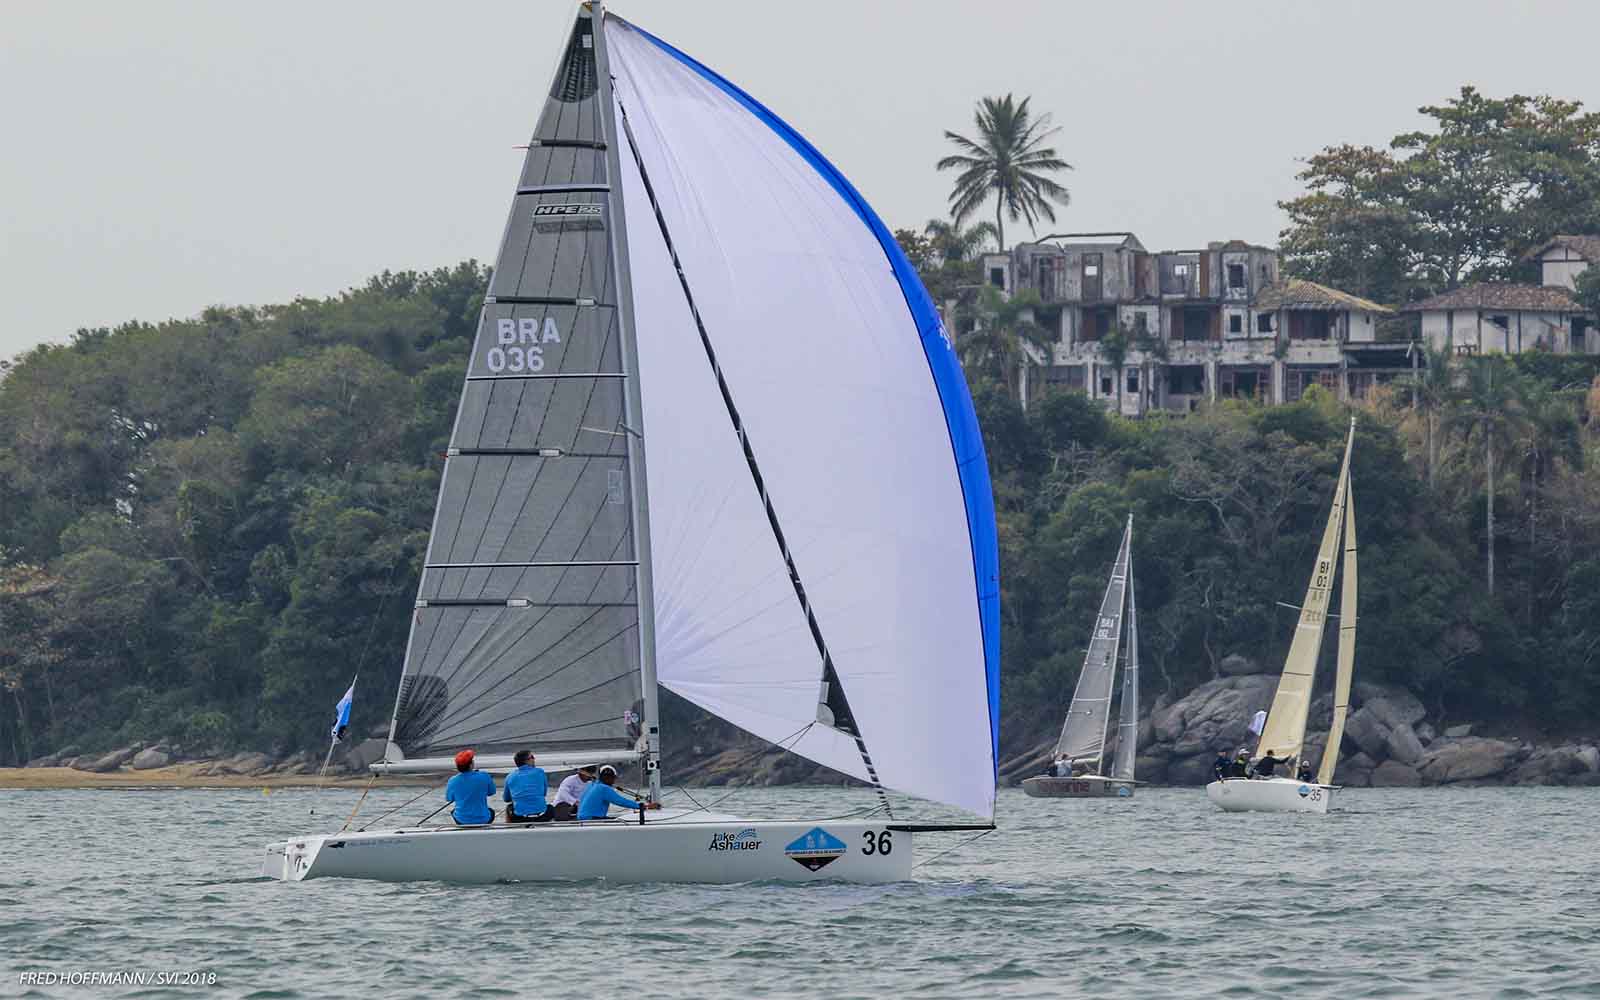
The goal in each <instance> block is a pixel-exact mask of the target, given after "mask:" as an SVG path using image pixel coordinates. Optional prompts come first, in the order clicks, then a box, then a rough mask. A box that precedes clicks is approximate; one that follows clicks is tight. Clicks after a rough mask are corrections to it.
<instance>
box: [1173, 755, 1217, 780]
mask: <svg viewBox="0 0 1600 1000" xmlns="http://www.w3.org/2000/svg"><path fill="white" fill-rule="evenodd" d="M1215 759H1216V754H1214V753H1213V754H1212V755H1211V756H1209V757H1208V756H1205V755H1204V754H1201V755H1197V756H1193V757H1184V758H1181V759H1179V760H1174V761H1173V762H1172V763H1171V764H1168V765H1167V784H1169V785H1205V784H1207V783H1208V782H1210V781H1211V762H1212V761H1213V760H1215Z"/></svg>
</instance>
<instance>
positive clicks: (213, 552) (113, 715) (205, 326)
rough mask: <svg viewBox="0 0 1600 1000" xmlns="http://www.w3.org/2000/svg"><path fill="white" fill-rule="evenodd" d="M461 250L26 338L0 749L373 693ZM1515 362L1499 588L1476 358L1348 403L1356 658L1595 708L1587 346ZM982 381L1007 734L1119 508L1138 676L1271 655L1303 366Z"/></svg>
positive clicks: (386, 645) (1020, 737)
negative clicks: (1215, 373)
mask: <svg viewBox="0 0 1600 1000" xmlns="http://www.w3.org/2000/svg"><path fill="white" fill-rule="evenodd" d="M485 280H486V275H485V273H484V271H483V269H482V268H480V267H479V266H477V265H476V264H474V263H471V262H469V263H465V264H462V265H459V266H457V267H455V268H451V269H448V270H439V271H435V272H433V273H430V274H412V273H403V274H384V275H382V276H380V277H378V278H375V279H373V280H372V281H371V282H369V283H368V284H367V285H366V286H364V287H362V288H359V289H355V290H353V291H350V292H348V293H346V294H344V295H341V296H338V297H336V298H332V299H327V300H299V301H296V302H293V303H290V304H288V305H283V306H271V307H264V308H259V309H250V308H234V309H213V310H209V311H207V312H206V313H204V314H203V315H201V316H200V317H198V318H196V319H193V320H185V321H178V322H170V323H165V324H161V325H159V326H150V325H146V324H128V325H126V326H123V327H119V328H117V329H115V330H95V331H84V332H80V333H79V334H78V335H77V336H76V337H75V338H74V339H73V341H72V343H70V344H68V345H65V346H46V347H40V348H37V349H35V350H33V351H31V352H29V353H27V354H25V355H23V356H21V357H19V358H17V359H15V361H14V363H13V364H12V365H11V366H10V368H9V371H8V373H7V374H6V376H5V378H4V380H3V381H0V510H3V512H4V513H3V516H0V680H3V683H4V692H3V693H4V702H3V704H0V754H3V755H4V758H5V760H6V761H8V762H16V761H20V760H25V759H27V758H29V757H30V756H32V755H38V754H41V753H44V752H46V751H49V750H53V749H57V748H59V747H60V746H62V745H63V744H65V743H69V742H70V743H76V744H78V745H80V746H81V747H83V748H84V749H93V748H96V747H108V746H111V745H113V744H117V745H121V744H124V743H127V742H130V741H133V740H138V739H145V740H153V739H158V738H161V739H168V740H175V741H178V742H181V743H184V744H185V745H187V746H192V747H197V748H199V747H216V748H221V747H227V746H251V747H263V748H266V747H274V746H276V747H278V748H280V749H301V748H306V747H314V746H316V745H318V744H319V743H321V742H322V741H323V740H325V738H326V735H325V734H326V726H327V724H328V721H329V712H330V709H331V706H332V704H333V702H334V700H336V699H337V697H338V695H339V694H340V693H341V692H342V690H343V688H344V685H345V684H346V683H347V682H348V679H349V675H350V674H351V673H352V672H353V671H354V669H355V668H356V667H357V666H358V665H359V666H360V667H361V669H362V684H361V690H360V692H359V694H358V697H357V700H356V705H357V711H356V723H357V726H358V728H360V729H367V728H370V727H372V726H374V725H379V724H381V723H382V722H383V721H385V720H386V719H387V714H388V711H389V708H390V707H391V705H392V699H393V695H394V685H395V682H396V677H397V674H398V671H399V665H400V660H401V653H402V651H403V647H404V642H405V635H406V628H407V622H408V615H407V608H408V606H409V603H410V600H411V598H412V595H413V593H414V590H415V586H416V574H417V571H418V566H419V564H420V562H421V559H422V554H423V550H424V546H425V544H426V539H427V531H428V527H429V521H430V517H431V512H432V506H433V501H434V494H435V490H436V487H437V482H438V473H439V468H440V464H441V461H440V459H439V457H438V456H439V452H440V451H442V449H443V448H444V446H445V443H446V440H447V437H448V433H449V427H450V421H451V417H452V413H453V409H454V406H455V402H456V396H457V393H458V391H459V388H460V382H461V378H462V375H463V359H464V358H465V357H466V354H467V349H468V343H467V338H468V337H469V336H470V334H471V330H472V327H473V323H474V321H475V317H476V314H477V309H478V302H479V296H480V295H481V293H482V289H483V287H484V283H485ZM1523 364H1524V366H1525V367H1528V368H1531V369H1533V370H1535V371H1536V372H1537V377H1531V376H1524V375H1521V374H1519V373H1518V372H1516V371H1514V370H1511V369H1510V368H1509V367H1506V369H1505V371H1504V372H1503V373H1502V375H1503V379H1504V380H1506V381H1505V384H1506V385H1509V386H1511V387H1512V388H1513V390H1514V391H1511V392H1510V394H1509V395H1507V396H1506V397H1505V399H1504V400H1502V404H1503V405H1504V407H1505V408H1506V412H1507V413H1508V414H1510V418H1509V420H1508V422H1506V424H1505V426H1503V427H1502V426H1499V425H1497V427H1496V430H1495V433H1496V434H1497V437H1496V440H1497V441H1498V442H1499V443H1500V447H1501V448H1502V453H1501V456H1502V457H1501V459H1500V462H1499V463H1498V467H1497V472H1496V479H1495V486H1496V490H1497V499H1498V511H1499V513H1498V519H1497V531H1496V539H1497V540H1496V554H1497V556H1498V566H1499V570H1498V576H1497V580H1496V584H1495V590H1494V592H1493V593H1492V594H1491V593H1490V592H1489V591H1488V589H1487V582H1486V577H1485V573H1484V559H1485V555H1486V548H1485V524H1486V522H1485V516H1484V514H1485V510H1484V505H1485V502H1486V493H1485V489H1484V486H1485V483H1484V478H1483V461H1482V446H1483V445H1482V434H1483V428H1482V426H1481V421H1480V420H1478V419H1477V418H1475V417H1474V416H1473V414H1474V413H1475V412H1476V411H1474V410H1473V409H1472V405H1473V404H1472V400H1471V399H1470V397H1469V395H1464V394H1463V393H1465V392H1466V391H1467V390H1468V389H1470V384H1469V383H1470V380H1469V382H1463V383H1462V386H1463V387H1464V388H1462V389H1460V390H1450V391H1448V392H1445V391H1444V390H1439V391H1438V392H1434V391H1433V389H1430V388H1429V387H1427V386H1422V387H1419V392H1418V398H1419V401H1420V405H1419V406H1417V407H1415V408H1414V407H1413V406H1412V402H1411V397H1412V393H1411V391H1410V390H1409V389H1397V390H1394V391H1392V392H1391V393H1390V394H1389V395H1388V396H1386V397H1384V398H1382V399H1380V400H1379V401H1377V402H1375V403H1373V404H1370V405H1367V406H1365V407H1364V408H1362V409H1361V410H1359V411H1358V414H1359V417H1360V429H1359V432H1358V435H1357V442H1356V453H1355V454H1356V457H1355V473H1354V475H1355V496H1356V510H1357V512H1358V515H1359V517H1360V526H1361V544H1362V550H1363V562H1362V568H1363V577H1362V582H1363V591H1362V593H1363V606H1362V609H1361V645H1360V660H1359V670H1360V672H1361V675H1362V676H1363V677H1365V678H1368V679H1374V680H1380V679H1381V680H1388V681H1395V682H1399V683H1403V684H1405V685H1407V686H1409V687H1411V688H1412V689H1413V690H1414V691H1416V692H1417V693H1418V694H1419V695H1420V696H1421V697H1423V699H1424V701H1425V702H1426V703H1427V704H1428V705H1429V706H1430V709H1431V710H1432V711H1433V712H1434V713H1435V714H1437V715H1438V716H1440V717H1443V718H1447V719H1466V718H1477V719H1483V718H1492V719H1498V720H1501V721H1502V722H1504V723H1506V724H1508V725H1520V726H1531V727H1545V728H1555V729H1563V728H1568V729H1570V728H1572V727H1583V726H1586V725H1587V724H1588V720H1589V719H1591V718H1592V717H1593V715H1594V713H1595V711H1596V710H1597V709H1600V676H1597V672H1596V670H1595V667H1594V659H1595V655H1596V650H1597V648H1600V547H1597V542H1600V475H1596V474H1595V473H1593V472H1591V471H1590V464H1587V463H1585V462H1584V456H1585V453H1586V452H1588V451H1591V450H1592V449H1593V447H1594V443H1593V440H1592V437H1591V435H1590V434H1589V433H1588V431H1586V430H1585V429H1584V424H1582V423H1580V418H1583V419H1585V420H1586V418H1587V415H1588V410H1589V407H1591V406H1592V405H1594V400H1593V399H1592V398H1591V397H1589V396H1586V395H1585V393H1584V392H1583V390H1582V388H1581V387H1584V386H1587V384H1588V379H1589V377H1590V376H1591V375H1592V374H1593V372H1592V370H1591V369H1590V368H1589V367H1588V365H1589V362H1588V361H1587V360H1583V359H1557V358H1552V357H1548V356H1534V357H1531V358H1529V359H1527V360H1526V361H1524V362H1523ZM1502 367H1505V366H1502ZM1569 369H1570V370H1569ZM1450 378H1453V376H1450ZM1553 384H1554V385H1567V386H1572V385H1577V386H1579V387H1580V388H1579V389H1577V390H1576V391H1574V390H1571V389H1569V390H1568V391H1565V392H1561V391H1550V390H1549V389H1548V388H1547V387H1548V386H1550V385H1553ZM1434 389H1437V387H1436V386H1435V387H1434ZM975 396H976V399H977V403H978V408H979V415H980V419H981V421H982V423H983V427H984V430H985V434H986V437H987V440H988V446H989V455H990V459H991V462H992V464H993V467H994V473H995V484H996V505H997V508H998V510H999V516H1000V537H1001V545H1002V554H1001V563H1002V573H1003V586H1004V604H1003V615H1004V665H1003V671H1004V678H1005V680H1004V699H1005V700H1004V704H1005V720H1004V728H1003V739H1004V741H1005V743H1006V745H1007V746H1018V745H1022V744H1024V743H1025V742H1026V741H1027V740H1029V739H1032V738H1035V737H1036V736H1037V735H1038V734H1039V733H1040V732H1043V731H1046V730H1048V729H1049V728H1051V727H1053V726H1055V725H1056V724H1058V722H1059V717H1060V711H1061V706H1062V703H1063V701H1064V699H1065V697H1066V692H1068V691H1069V690H1070V685H1071V683H1072V681H1073V680H1074V678H1075V675H1076V671H1077V669H1078V664H1079V660H1080V658H1081V655H1082V648H1083V643H1084V638H1085V635H1086V633H1087V628H1088V623H1089V622H1090V621H1091V620H1092V618H1093V615H1094V612H1095V607H1096V604H1097V602H1098V600H1099V596H1100V591H1101V589H1102V588H1103V586H1104V581H1105V573H1106V567H1107V565H1108V563H1109V560H1110V558H1111V555H1112V553H1113V551H1114V549H1115V547H1116V543H1117V538H1118V536H1119V533H1120V531H1121V526H1122V523H1123V519H1124V518H1125V516H1126V515H1127V514H1128V513H1129V512H1130V511H1131V512H1132V513H1133V514H1134V515H1135V518H1136V543H1137V547H1136V556H1137V561H1136V572H1137V574H1138V579H1139V599H1140V608H1141V622H1142V637H1143V649H1144V658H1145V662H1146V664H1147V671H1146V676H1145V691H1146V701H1147V703H1150V702H1153V701H1154V700H1155V699H1156V698H1157V697H1159V696H1160V695H1161V694H1163V693H1168V692H1170V693H1173V694H1181V693H1182V692H1183V691H1185V690H1187V689H1188V687H1190V686H1191V685H1193V684H1194V683H1196V682H1198V681H1201V680H1204V679H1206V678H1209V677H1211V676H1213V674H1214V672H1215V670H1216V668H1217V665H1218V663H1219V662H1220V661H1221V659H1222V658H1223V657H1225V656H1227V655H1229V654H1234V653H1237V654H1241V655H1244V656H1248V657H1251V658H1253V659H1256V660H1257V661H1258V662H1261V663H1263V664H1269V665H1270V664H1271V663H1272V662H1273V661H1274V660H1275V659H1276V658H1277V657H1279V656H1281V654H1282V652H1283V649H1284V648H1285V645H1286V642H1287V640H1288V637H1289V631H1290V629H1291V627H1292V621H1293V613H1292V612H1290V611H1288V610H1287V609H1285V608H1283V607H1281V606H1279V605H1278V603H1277V602H1279V601H1284V602H1289V603H1294V602H1297V601H1298V600H1299V598H1300V595H1301V594H1302V593H1303V591H1304V587H1305V582H1306V576H1307V573H1308V571H1309V566H1310V560H1311V556H1312V553H1313V551H1314V548H1315V544H1316V535H1317V532H1318V531H1319V530H1320V525H1321V521H1322V519H1323V517H1324V516H1325V513H1326V508H1327V503H1328V498H1329V496H1330V493H1331V490H1332V480H1333V476H1334V473H1335V471H1336V467H1337V461H1338V451H1339V447H1340V444H1341V442H1342V438H1343V433H1344V428H1345V426H1346V420H1347V411H1346V410H1345V409H1344V408H1343V407H1341V406H1340V405H1339V404H1337V403H1336V402H1334V401H1333V400H1331V399H1329V398H1328V397H1326V396H1325V395H1319V394H1317V393H1312V394H1311V395H1310V397H1308V399H1306V400H1304V401H1302V402H1300V403H1297V404H1294V405H1290V406H1282V407H1277V408H1260V407H1254V406H1245V405H1234V404H1227V405H1224V406H1222V407H1220V408H1218V409H1217V410H1215V411H1214V412H1212V413H1210V414H1207V415H1201V416H1196V417H1191V418H1187V419H1177V420H1170V421H1168V420H1159V419H1152V420H1146V421H1144V422H1129V421H1123V420H1119V419H1112V418H1109V417H1107V416H1106V415H1105V414H1104V413H1103V412H1102V411H1100V410H1099V409H1098V408H1096V407H1095V406H1094V405H1093V404H1091V403H1089V402H1088V401H1087V400H1085V399H1084V398H1083V397H1081V396H1077V395H1072V394H1066V393H1063V394H1059V395H1053V396H1046V397H1044V398H1042V399H1041V400H1039V401H1037V402H1036V404H1035V405H1034V407H1033V408H1032V411H1031V412H1030V413H1029V414H1028V415H1026V416H1025V415H1024V414H1023V413H1022V412H1021V411H1020V410H1019V409H1018V408H1017V407H1016V405H1015V404H1014V403H1013V402H1012V400H1011V398H1010V396H1009V395H1008V394H1007V393H1006V391H1005V390H1004V388H1003V387H1002V386H999V385H997V384H994V383H992V382H990V381H988V380H986V379H984V378H982V377H976V381H975ZM1430 428H1432V440H1433V443H1434V446H1433V449H1432V450H1433V452H1435V453H1436V456H1437V457H1436V459H1435V460H1434V462H1433V469H1432V475H1431V478H1432V480H1433V485H1432V486H1431V487H1430V486H1429V485H1428V483H1429V479H1430V473H1429V462H1428V455H1429V454H1430V449H1429V447H1428V441H1429V429H1430ZM678 710H679V711H682V710H683V709H682V708H681V706H680V707H679V708H678Z"/></svg>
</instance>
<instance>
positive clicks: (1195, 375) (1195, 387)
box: [1167, 365, 1206, 396]
mask: <svg viewBox="0 0 1600 1000" xmlns="http://www.w3.org/2000/svg"><path fill="white" fill-rule="evenodd" d="M1205 391H1206V370H1205V368H1203V367H1202V366H1200V365H1173V366H1172V367H1170V368H1168V369H1167V392H1169V393H1172V394H1173V395H1176V396H1195V395H1199V394H1200V393H1202V392H1205Z"/></svg>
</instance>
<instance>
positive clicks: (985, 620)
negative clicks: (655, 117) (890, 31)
mask: <svg viewBox="0 0 1600 1000" xmlns="http://www.w3.org/2000/svg"><path fill="white" fill-rule="evenodd" d="M608 16H611V17H615V16H616V15H614V14H613V15H608ZM617 20H618V21H619V22H621V23H623V24H626V25H627V26H628V28H629V29H631V30H633V31H637V32H638V33H639V34H640V35H641V36H643V37H644V38H647V39H649V40H650V41H651V42H652V43H653V44H655V45H656V46H657V47H658V48H660V49H661V50H662V51H663V52H666V53H667V54H668V55H670V56H672V57H673V58H674V59H677V60H678V61H679V62H681V63H683V64H684V65H685V66H687V67H689V68H690V69H692V70H694V71H695V72H696V73H698V74H699V75H700V76H702V77H704V78H705V79H706V80H707V81H708V82H710V83H711V84H713V85H715V86H716V87H717V88H718V89H720V90H722V91H723V92H724V93H726V94H727V95H728V96H729V97H731V98H733V99H734V100H735V101H737V102H739V104H740V105H742V106H743V107H744V108H745V109H746V110H748V111H749V112H750V113H751V114H753V115H755V116H756V117H757V118H758V119H760V120H761V121H762V122H764V123H765V124H766V125H767V127H768V128H770V129H772V131H773V132H775V133H777V135H778V136H779V137H780V138H781V139H783V141H784V142H786V143H788V144H789V146H790V148H792V149H793V150H794V151H795V152H796V153H799V154H800V157H801V158H802V159H804V160H805V161H806V162H807V163H809V164H811V166H812V167H814V168H815V169H816V171H817V173H819V174H821V175H822V178H823V179H824V180H826V181H827V182H828V185H829V186H830V187H832V188H833V189H834V190H835V191H836V192H838V194H839V197H841V198H843V199H844V200H845V202H846V203H847V204H848V205H849V206H850V207H851V208H852V209H853V210H854V211H855V213H856V215H857V216H858V217H859V218H860V219H861V221H862V223H863V224H864V225H866V227H867V228H868V229H869V230H871V231H872V235H873V236H874V237H876V238H877V241H878V245H879V246H880V247H882V248H883V254H884V256H885V257H887V258H888V260H889V265H890V267H891V268H893V270H894V276H895V280H897V281H898V282H899V283H900V291H901V292H902V294H904V295H905V300H906V308H907V309H908V310H909V311H910V313H911V318H912V320H913V321H914V322H915V323H916V326H917V334H918V336H919V337H920V338H921V341H922V351H923V354H924V356H925V357H926V358H927V361H928V369H929V371H930V372H931V374H932V375H933V383H934V386H935V388H936V389H937V391H938V393H939V402H940V404H941V405H942V406H943V408H944V419H945V425H946V426H947V427H948V428H949V431H950V446H951V449H952V451H953V452H954V454H955V461H956V473H957V475H958V477H959V478H960V481H961V492H962V498H963V501H964V503H965V505H966V508H967V534H968V537H969V538H970V539H971V543H972V568H973V577H974V578H975V579H976V581H977V587H978V592H977V599H978V621H979V624H980V626H981V627H982V629H983V660H984V674H985V680H986V686H987V689H988V695H989V741H990V748H991V750H992V751H993V754H994V765H995V767H996V768H997V769H998V767H999V765H1000V553H999V540H998V535H997V532H996V530H995V523H994V491H993V487H992V486H991V485H990V482H989V460H988V457H987V455H985V453H984V450H983V433H982V431H981V430H980V429H979V427H978V415H977V413H976V412H975V411H974V410H973V407H972V395H971V393H969V392H968V391H967V380H966V376H965V375H964V374H962V371H961V366H960V364H959V363H958V362H957V360H956V356H955V352H954V351H953V350H952V349H951V342H950V338H949V335H948V334H947V333H946V332H945V329H944V324H943V323H942V322H941V321H940V320H939V312H938V310H937V309H936V308H934V304H933V299H932V297H930V296H929V295H928V290H927V289H926V288H924V287H923V285H922V280H921V279H920V278H918V277H917V272H916V269H915V268H913V267H912V266H911V262H910V261H909V260H907V259H906V255H905V252H904V251H902V250H901V249H900V244H898V243H896V242H895V240H894V235H893V234H892V233H890V232H889V228H888V227H887V226H885V225H884V224H883V220H882V219H880V218H878V214H877V213H876V212H874V211H873V210H872V206H870V205H868V204H867V200H866V199H865V198H863V197H861V194H860V192H858V191H857V190H856V189H855V187H854V186H853V185H851V183H850V182H849V181H848V180H846V179H845V176H844V174H842V173H840V172H839V170H838V168H837V167H835V166H834V165H833V164H832V163H829V162H828V160H827V158H826V157H825V156H823V155H822V154H821V153H820V152H818V151H817V149H816V147H815V146H813V145H811V143H810V142H808V141H806V138H805V136H803V135H801V134H800V133H799V132H796V131H795V130H794V129H793V128H791V127H790V126H789V124H788V123H787V122H785V121H784V120H783V119H781V118H779V117H778V116H777V115H775V114H773V113H772V112H771V111H769V110H767V108H766V107H765V106H764V105H762V104H761V102H760V101H757V100H756V99H755V98H753V97H751V96H750V95H749V94H747V93H745V92H744V91H743V90H741V89H740V88H739V87H738V86H737V85H736V84H734V83H732V82H730V81H729V80H727V79H726V78H724V77H723V76H721V75H719V74H718V73H717V72H715V71H714V70H712V69H710V68H709V67H707V66H705V65H704V64H702V63H700V62H699V61H698V60H696V59H695V58H694V57H692V56H690V55H687V54H686V53H684V52H682V51H680V50H679V49H678V48H676V47H674V46H673V45H671V44H670V43H668V42H665V41H662V40H661V39H660V38H657V37H656V36H655V35H652V34H651V33H650V32H648V31H645V30H644V29H643V28H640V27H639V26H638V25H636V24H633V23H632V22H628V21H623V20H622V19H621V18H617Z"/></svg>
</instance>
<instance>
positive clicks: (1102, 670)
mask: <svg viewBox="0 0 1600 1000" xmlns="http://www.w3.org/2000/svg"><path fill="white" fill-rule="evenodd" d="M1124 607H1126V611H1127V613H1126V616H1124V613H1123V611H1124ZM1124 624H1126V627H1127V645H1126V647H1125V666H1124V669H1123V672H1122V704H1121V709H1120V711H1119V713H1118V718H1117V749H1116V754H1115V756H1114V757H1113V758H1112V761H1111V770H1110V772H1109V773H1107V772H1106V770H1105V762H1106V752H1105V751H1106V736H1107V729H1108V727H1109V725H1110V720H1111V692H1112V689H1113V687H1114V686H1115V681H1116V662H1117V652H1118V648H1119V646H1121V644H1122V636H1123V627H1124ZM1138 732H1139V612H1138V607H1137V602H1136V601H1135V600H1134V593H1133V515H1132V514H1129V515H1128V525H1127V527H1126V528H1124V529H1123V532H1122V545H1121V546H1120V547H1119V548H1118V549H1117V558H1116V562H1114V563H1113V564H1112V566H1111V579H1110V581H1109V582H1108V583H1107V584H1106V593H1105V597H1103V598H1102V599H1101V601H1100V615H1099V617H1098V618H1097V619H1096V620H1095V628H1094V632H1093V633H1092V634H1091V635H1090V637H1089V649H1088V652H1087V653H1086V654H1085V655H1084V658H1083V669H1082V670H1080V671H1079V672H1078V684H1077V687H1076V688H1075V689H1074V690H1073V693H1072V704H1070V705H1069V706H1067V717H1066V720H1065V721H1064V722H1062V724H1061V738H1060V739H1059V740H1057V741H1056V750H1055V753H1054V754H1052V760H1054V761H1057V762H1062V763H1063V765H1070V766H1072V767H1073V768H1074V769H1075V770H1076V769H1077V768H1082V773H1078V774H1075V775H1071V776H1068V775H1060V774H1047V775H1037V776H1035V777H1032V778H1028V779H1026V780H1024V781H1023V782H1022V790H1023V791H1024V792H1026V793H1028V794H1029V795H1031V796H1033V797H1035V798H1098V797H1100V796H1106V795H1112V796H1117V797H1120V798H1127V797H1128V796H1130V795H1132V794H1133V787H1134V780H1133V767H1134V758H1135V756H1136V755H1137V753H1138ZM1054 766H1055V765H1052V767H1054Z"/></svg>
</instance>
